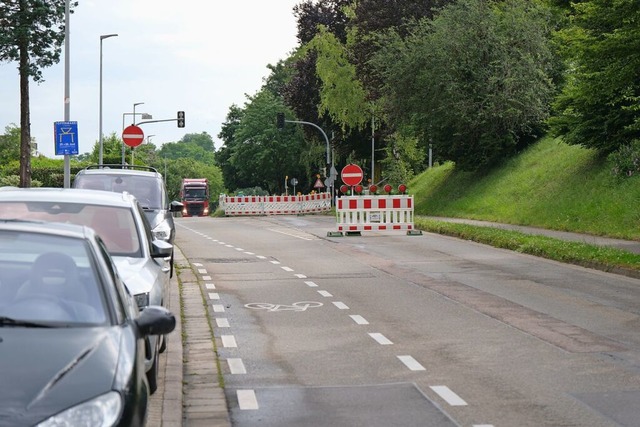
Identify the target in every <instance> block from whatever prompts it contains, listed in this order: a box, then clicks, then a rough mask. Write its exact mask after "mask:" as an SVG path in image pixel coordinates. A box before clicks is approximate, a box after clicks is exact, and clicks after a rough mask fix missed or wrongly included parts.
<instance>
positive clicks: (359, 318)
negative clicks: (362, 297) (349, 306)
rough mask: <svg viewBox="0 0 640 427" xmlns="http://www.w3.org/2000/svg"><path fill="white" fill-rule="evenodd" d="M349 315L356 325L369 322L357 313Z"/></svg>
mask: <svg viewBox="0 0 640 427" xmlns="http://www.w3.org/2000/svg"><path fill="white" fill-rule="evenodd" d="M349 317H351V318H352V319H353V321H354V322H356V324H358V325H368V324H369V322H367V319H365V318H364V317H362V316H360V315H359V314H352V315H350V316H349Z"/></svg>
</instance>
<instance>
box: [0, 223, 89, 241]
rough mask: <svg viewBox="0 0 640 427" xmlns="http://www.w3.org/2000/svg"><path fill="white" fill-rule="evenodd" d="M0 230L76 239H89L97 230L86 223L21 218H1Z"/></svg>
mask: <svg viewBox="0 0 640 427" xmlns="http://www.w3.org/2000/svg"><path fill="white" fill-rule="evenodd" d="M0 230H3V231H7V230H8V231H19V232H29V233H39V234H54V235H57V236H65V237H72V238H76V239H83V240H84V239H89V238H92V237H93V235H95V232H94V231H93V230H92V229H91V228H89V227H85V226H84V225H77V224H70V223H66V222H46V221H23V220H21V219H0Z"/></svg>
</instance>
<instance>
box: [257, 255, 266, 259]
mask: <svg viewBox="0 0 640 427" xmlns="http://www.w3.org/2000/svg"><path fill="white" fill-rule="evenodd" d="M256 258H258V259H267V257H266V256H264V255H256Z"/></svg>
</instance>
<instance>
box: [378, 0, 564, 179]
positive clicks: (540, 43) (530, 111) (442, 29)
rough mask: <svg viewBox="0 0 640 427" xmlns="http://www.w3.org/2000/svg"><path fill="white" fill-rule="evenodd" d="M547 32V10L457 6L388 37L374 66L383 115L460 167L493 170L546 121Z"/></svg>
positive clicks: (512, 3) (520, 5)
mask: <svg viewBox="0 0 640 427" xmlns="http://www.w3.org/2000/svg"><path fill="white" fill-rule="evenodd" d="M550 33H551V24H550V15H549V12H548V10H547V9H546V8H544V7H543V6H541V5H540V4H539V3H538V2H529V1H524V0H507V1H504V2H487V1H485V0H461V1H459V2H456V3H453V4H451V5H449V6H447V7H445V8H444V9H442V10H441V11H440V13H439V14H438V15H437V16H436V18H434V19H433V20H432V21H430V20H426V19H423V20H421V21H419V23H417V24H416V25H415V27H414V29H413V32H412V34H411V35H410V36H409V37H407V38H406V39H403V38H401V37H400V35H399V34H398V33H397V32H391V33H389V34H388V35H387V36H386V37H385V38H383V39H381V43H382V46H383V47H382V49H381V50H380V52H379V54H378V55H376V56H375V57H374V60H373V63H374V64H375V66H376V67H377V69H378V70H379V73H380V74H381V75H382V76H383V77H384V79H385V81H386V86H385V95H386V99H387V108H388V112H389V114H390V115H391V117H394V118H395V119H396V120H398V121H399V123H406V124H411V125H412V126H414V127H415V128H416V129H417V130H418V132H419V135H421V137H422V138H423V139H424V140H431V141H432V143H433V145H434V148H435V151H436V152H437V153H438V154H439V156H441V157H442V158H444V159H449V160H453V161H455V162H456V164H457V165H458V167H460V168H463V169H467V170H476V169H478V168H481V167H486V166H492V165H495V164H497V163H499V162H500V161H502V159H504V158H506V157H508V156H509V155H511V154H513V153H514V152H515V151H516V149H517V148H518V144H520V143H521V142H522V137H523V136H526V135H529V134H531V133H533V132H535V131H536V129H537V128H538V126H540V125H541V124H542V123H543V122H544V121H545V120H546V119H547V117H548V105H549V103H550V102H551V100H552V97H553V94H554V85H553V83H552V79H551V75H552V74H553V67H554V65H555V64H556V62H555V61H554V57H553V54H552V52H551V49H550V42H549V39H550Z"/></svg>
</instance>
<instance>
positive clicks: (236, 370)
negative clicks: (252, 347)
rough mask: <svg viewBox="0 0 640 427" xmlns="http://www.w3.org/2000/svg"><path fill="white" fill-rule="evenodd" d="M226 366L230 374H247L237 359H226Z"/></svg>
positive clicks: (240, 361) (240, 360) (242, 364)
mask: <svg viewBox="0 0 640 427" xmlns="http://www.w3.org/2000/svg"><path fill="white" fill-rule="evenodd" d="M227 365H229V372H231V373H232V374H234V375H235V374H238V375H242V374H246V373H247V369H246V368H245V367H244V363H243V362H242V359H238V358H234V357H232V358H229V359H227Z"/></svg>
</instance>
